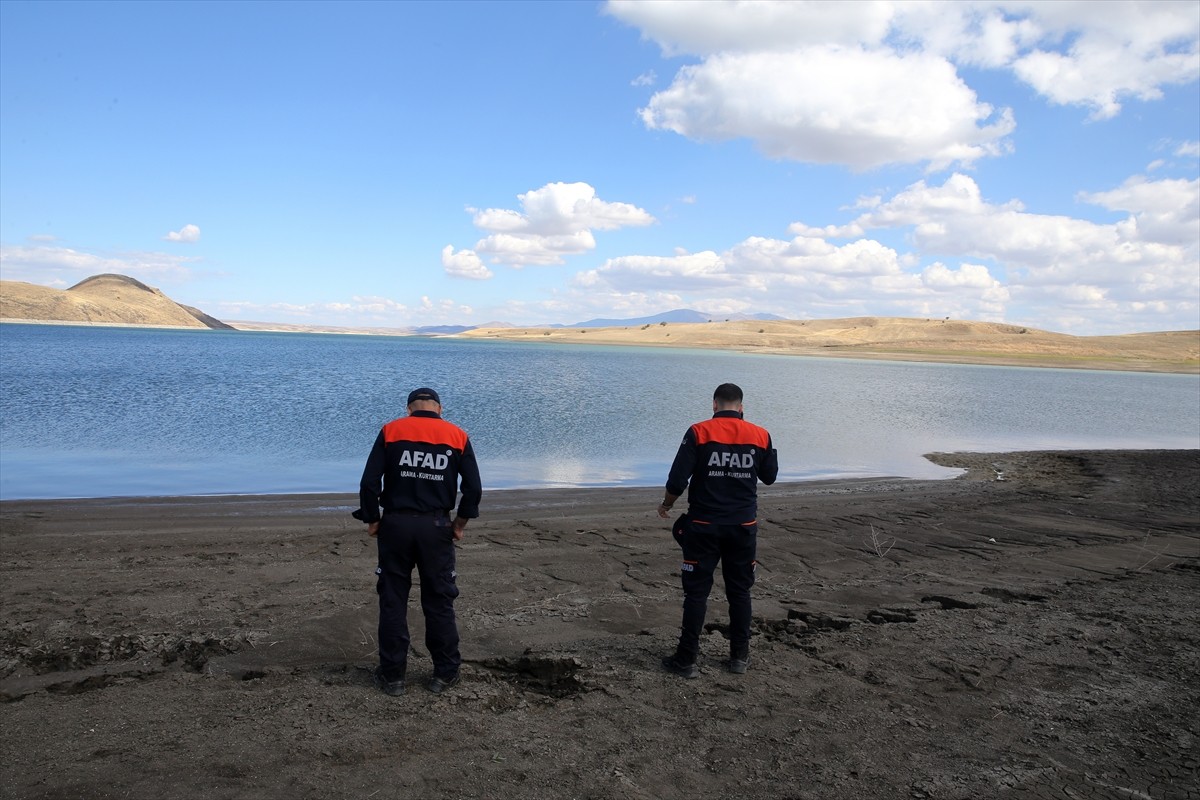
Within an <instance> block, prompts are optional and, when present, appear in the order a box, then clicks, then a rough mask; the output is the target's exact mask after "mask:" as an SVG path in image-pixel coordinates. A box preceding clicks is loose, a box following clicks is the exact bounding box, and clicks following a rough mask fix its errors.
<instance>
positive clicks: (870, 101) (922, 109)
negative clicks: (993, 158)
mask: <svg viewBox="0 0 1200 800" xmlns="http://www.w3.org/2000/svg"><path fill="white" fill-rule="evenodd" d="M639 113H640V114H641V117H642V121H643V122H644V123H645V124H646V126H647V127H648V128H651V129H659V130H670V131H674V132H675V133H678V134H681V135H683V136H687V137H689V138H693V139H698V140H717V141H724V140H729V139H736V138H748V139H751V140H753V141H754V142H755V143H756V144H757V146H758V147H759V148H760V149H761V150H762V151H763V152H764V153H765V154H766V155H768V156H770V157H772V158H781V159H791V160H795V161H807V162H813V163H822V164H847V165H849V166H851V167H853V168H855V169H866V168H870V167H877V166H881V165H883V164H889V163H897V162H902V163H918V162H923V161H928V162H930V165H931V167H933V168H941V167H943V166H946V165H949V164H952V163H963V164H969V163H971V162H973V161H975V160H977V159H979V158H981V157H984V156H989V155H997V154H999V153H1001V152H1004V151H1005V150H1006V149H1007V148H1008V145H1007V143H1006V142H1005V139H1004V137H1006V136H1007V135H1008V134H1009V133H1011V132H1012V130H1013V127H1014V123H1013V120H1012V116H1011V114H1010V113H1009V112H1008V111H1007V110H1002V111H1000V112H999V113H994V112H993V109H992V108H991V107H990V106H988V105H987V104H985V103H980V102H978V100H977V98H976V96H975V93H974V92H973V91H971V90H970V88H968V87H967V85H966V84H965V83H963V82H962V81H961V80H960V79H959V78H958V76H957V75H956V74H955V71H954V67H953V66H952V65H951V64H950V63H949V62H947V61H945V60H944V59H942V58H940V57H937V56H929V55H924V54H915V55H898V54H893V53H887V52H882V51H876V52H871V51H865V50H861V49H858V48H854V49H848V48H842V47H830V46H817V47H810V48H806V49H804V50H802V51H793V52H790V53H776V52H769V53H752V54H744V55H743V54H735V55H727V54H721V55H716V56H712V57H710V58H708V59H707V60H706V61H705V62H704V63H703V64H700V65H696V66H690V67H684V68H683V69H681V70H680V71H679V73H678V75H676V77H675V82H674V83H673V84H671V86H670V87H669V88H668V89H666V90H664V91H662V92H659V93H658V94H656V95H654V97H653V98H651V100H650V104H649V105H648V106H646V107H645V108H643V109H641V111H640V112H639Z"/></svg>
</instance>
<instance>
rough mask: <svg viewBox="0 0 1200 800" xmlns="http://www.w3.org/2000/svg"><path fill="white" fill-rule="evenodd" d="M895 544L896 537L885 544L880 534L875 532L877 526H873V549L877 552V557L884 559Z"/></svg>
mask: <svg viewBox="0 0 1200 800" xmlns="http://www.w3.org/2000/svg"><path fill="white" fill-rule="evenodd" d="M895 544H896V539H895V537H893V538H891V539H888V540H887V541H886V542H884V541H882V540H881V539H880V538H879V533H878V532H877V531H876V530H875V526H874V525H872V526H871V549H872V550H874V551H875V555H877V556H879V557H880V558H883V557H884V556H886V555H887V554H888V551H889V550H891V549H892V547H893V546H894V545H895Z"/></svg>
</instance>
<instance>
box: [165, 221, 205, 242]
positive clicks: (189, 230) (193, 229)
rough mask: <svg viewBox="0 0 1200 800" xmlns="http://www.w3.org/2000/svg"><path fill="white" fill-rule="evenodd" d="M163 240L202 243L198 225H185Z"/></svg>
mask: <svg viewBox="0 0 1200 800" xmlns="http://www.w3.org/2000/svg"><path fill="white" fill-rule="evenodd" d="M163 239H165V240H167V241H168V242H186V243H188V244H191V243H192V242H198V241H200V228H199V226H197V225H184V226H183V227H182V228H180V229H179V230H177V231H171V232H170V233H168V234H167V235H166V236H164V237H163Z"/></svg>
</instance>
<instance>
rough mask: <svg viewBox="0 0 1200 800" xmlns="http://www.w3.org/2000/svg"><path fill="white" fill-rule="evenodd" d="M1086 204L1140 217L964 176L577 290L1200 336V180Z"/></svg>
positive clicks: (1129, 189) (615, 269) (794, 311)
mask: <svg viewBox="0 0 1200 800" xmlns="http://www.w3.org/2000/svg"><path fill="white" fill-rule="evenodd" d="M1080 199H1081V200H1083V201H1085V202H1089V203H1096V204H1099V205H1102V206H1104V207H1106V208H1109V209H1113V210H1120V211H1124V212H1127V213H1128V214H1129V216H1128V217H1126V218H1124V219H1121V220H1119V221H1116V222H1112V223H1107V224H1100V223H1095V222H1091V221H1088V220H1083V219H1077V218H1073V217H1068V216H1063V215H1045V214H1035V213H1030V212H1028V211H1026V210H1025V208H1024V206H1023V204H1022V203H1020V202H1018V201H1009V202H1005V203H994V202H990V201H988V200H987V199H986V198H984V197H983V196H982V193H981V192H980V190H979V187H978V185H976V183H975V182H974V180H972V179H971V178H970V177H968V176H966V175H961V174H956V175H952V176H951V177H950V178H948V179H947V180H946V181H945V182H944V183H942V184H941V185H928V184H926V183H925V182H924V181H919V182H917V183H915V184H913V185H911V186H909V187H907V188H905V189H904V190H902V191H900V192H898V193H896V194H895V195H894V196H892V197H890V198H873V199H872V200H871V201H869V202H864V203H862V208H860V210H861V211H862V212H863V213H861V214H860V215H859V216H858V217H857V218H855V219H853V220H852V221H850V222H849V223H847V224H844V225H829V226H825V227H822V228H816V227H813V226H809V225H805V224H802V223H797V224H795V225H793V226H791V228H790V230H791V232H792V233H793V234H794V238H792V239H790V240H784V239H774V238H767V237H750V238H747V239H745V240H743V241H741V242H739V243H737V244H735V245H733V246H732V247H730V248H729V249H727V250H725V251H722V252H716V251H705V252H701V253H677V254H676V255H674V256H671V257H664V256H637V255H632V256H624V257H621V258H613V259H609V260H607V261H605V262H604V263H603V264H602V265H601V266H599V267H597V268H596V269H593V270H588V271H585V272H582V273H580V274H579V275H577V276H576V278H575V282H574V286H575V288H576V289H577V290H578V291H580V292H586V293H588V294H595V295H597V296H611V295H629V296H631V297H636V298H640V299H641V301H643V302H645V299H646V298H653V297H655V292H656V291H658V290H659V289H660V287H663V286H670V287H680V288H678V289H677V292H678V294H680V295H681V296H682V302H681V303H677V304H675V305H668V306H664V307H659V308H653V309H650V311H661V310H665V309H666V308H677V307H679V306H680V305H686V306H690V307H694V308H707V307H715V306H716V304H718V303H725V304H729V303H732V304H742V305H744V306H745V307H747V308H753V309H754V310H758V311H771V312H774V313H778V314H781V315H783V316H788V317H794V318H804V317H820V316H855V315H858V314H879V315H899V316H936V317H941V316H954V317H962V318H970V319H991V320H1006V321H1010V322H1019V323H1020V324H1036V325H1037V326H1038V327H1052V328H1055V329H1058V330H1068V331H1073V332H1079V333H1097V332H1114V333H1115V332H1128V331H1130V330H1148V329H1158V330H1164V329H1182V328H1194V327H1196V319H1197V313H1198V309H1200V269H1197V264H1198V263H1200V226H1197V224H1196V220H1197V219H1198V218H1200V212H1198V208H1200V206H1198V204H1200V181H1197V180H1193V181H1186V180H1162V181H1150V180H1147V179H1145V178H1144V177H1136V178H1131V179H1130V180H1128V181H1126V182H1125V183H1123V184H1122V185H1121V186H1119V187H1117V188H1114V189H1112V190H1109V191H1105V192H1096V193H1088V194H1082V195H1080ZM886 229H897V230H901V231H903V232H904V233H905V234H906V241H907V244H906V247H907V248H908V250H907V251H897V250H896V249H894V248H892V247H889V246H887V245H885V244H883V243H882V242H880V241H878V240H877V239H875V238H873V237H872V231H879V230H886ZM839 239H850V241H846V242H842V243H839V242H838V241H836V240H839ZM1156 320H1157V321H1158V323H1157V324H1155V321H1156Z"/></svg>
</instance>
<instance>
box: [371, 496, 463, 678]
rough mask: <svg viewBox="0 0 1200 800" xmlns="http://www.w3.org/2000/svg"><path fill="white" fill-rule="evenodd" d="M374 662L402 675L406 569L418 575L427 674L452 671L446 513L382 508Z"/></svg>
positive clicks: (455, 659)
mask: <svg viewBox="0 0 1200 800" xmlns="http://www.w3.org/2000/svg"><path fill="white" fill-rule="evenodd" d="M377 541H378V544H379V568H378V569H377V570H376V573H377V575H378V578H379V579H378V581H377V583H376V585H375V589H376V591H377V592H378V593H379V665H380V666H381V667H382V668H383V675H384V677H385V678H386V679H387V680H389V681H394V680H398V679H400V678H403V677H404V675H405V671H406V670H407V668H408V647H409V641H410V640H409V635H408V594H409V591H410V590H411V589H412V570H413V567H414V566H415V567H416V568H417V575H418V576H419V577H420V579H421V610H422V611H423V612H424V614H425V647H426V648H428V650H429V657H430V658H431V659H433V674H434V675H436V676H438V677H442V678H446V677H450V676H452V675H454V674H455V673H456V672H458V668H459V666H460V665H461V664H462V657H461V656H460V655H459V652H458V623H457V621H456V620H455V618H454V598H456V597H458V585H457V584H456V583H455V579H456V578H457V577H458V574H457V573H456V572H455V570H454V529H453V528H452V527H451V524H450V517H449V516H448V515H446V514H439V515H437V516H418V515H412V514H406V513H405V512H403V511H396V512H385V513H384V515H383V520H382V522H381V524H380V526H379V536H378V539H377Z"/></svg>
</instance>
